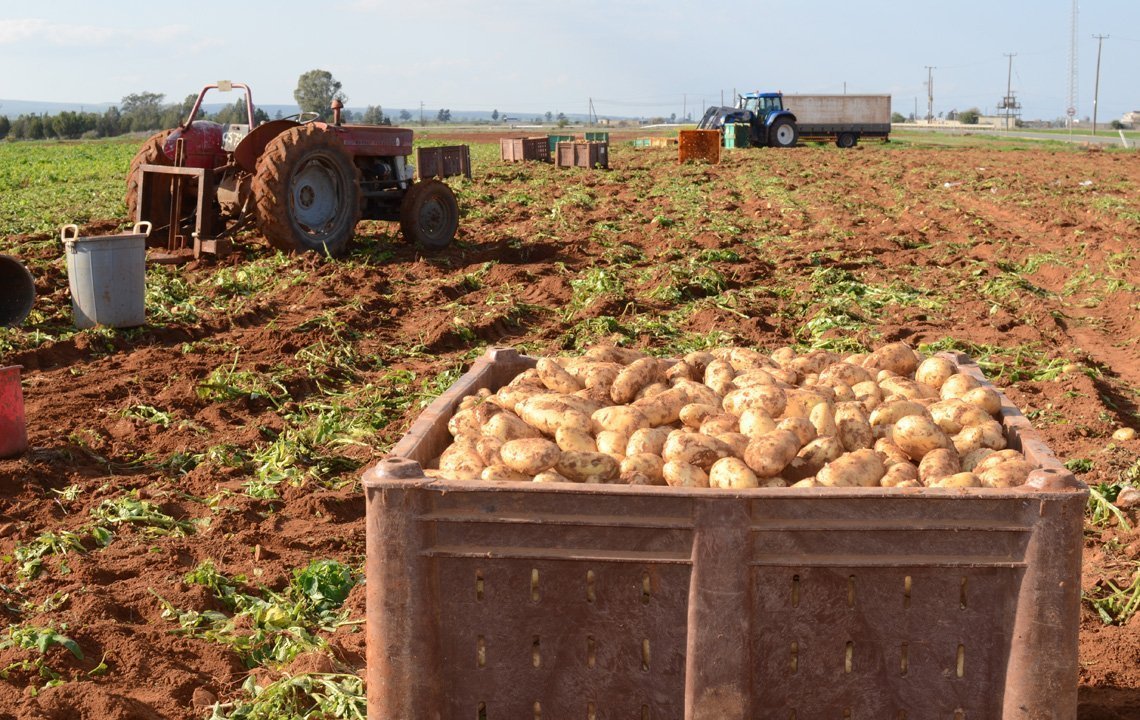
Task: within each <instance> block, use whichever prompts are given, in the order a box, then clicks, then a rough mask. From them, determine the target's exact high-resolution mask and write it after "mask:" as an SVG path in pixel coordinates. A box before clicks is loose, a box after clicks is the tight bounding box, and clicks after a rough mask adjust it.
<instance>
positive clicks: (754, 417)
mask: <svg viewBox="0 0 1140 720" xmlns="http://www.w3.org/2000/svg"><path fill="white" fill-rule="evenodd" d="M739 424H740V432H741V433H743V434H744V435H747V436H748V437H750V438H755V437H759V436H761V435H763V434H765V433H769V432H772V431H773V430H775V429H776V421H775V420H773V419H772V416H771V415H770V414H769V413H768V411H767V410H765V409H764V408H759V407H750V408H746V409H745V410H744V412H742V413H740V423H739Z"/></svg>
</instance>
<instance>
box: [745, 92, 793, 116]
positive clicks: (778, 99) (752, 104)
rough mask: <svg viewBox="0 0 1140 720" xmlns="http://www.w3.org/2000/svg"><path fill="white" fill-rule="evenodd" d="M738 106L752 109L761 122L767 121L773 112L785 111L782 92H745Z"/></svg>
mask: <svg viewBox="0 0 1140 720" xmlns="http://www.w3.org/2000/svg"><path fill="white" fill-rule="evenodd" d="M736 106H737V107H738V108H741V109H743V110H751V111H752V113H753V114H754V115H755V116H756V117H757V118H759V119H760V120H761V122H766V121H767V120H768V116H769V115H771V114H772V113H779V112H783V111H784V96H783V94H781V93H759V92H755V93H745V94H743V95H741V96H740V100H739V101H738V102H737V105H736Z"/></svg>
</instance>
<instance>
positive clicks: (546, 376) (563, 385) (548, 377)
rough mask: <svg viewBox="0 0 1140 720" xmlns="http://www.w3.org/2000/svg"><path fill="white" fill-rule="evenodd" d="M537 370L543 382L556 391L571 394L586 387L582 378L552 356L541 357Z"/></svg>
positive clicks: (536, 366)
mask: <svg viewBox="0 0 1140 720" xmlns="http://www.w3.org/2000/svg"><path fill="white" fill-rule="evenodd" d="M535 370H537V371H538V377H539V379H540V380H542V384H543V385H545V386H546V387H548V388H550V389H551V390H553V391H554V392H559V393H565V394H567V395H569V394H570V393H574V392H577V391H579V390H581V389H583V388H584V387H586V386H585V384H584V383H583V382H582V381H581V380H579V379H578V378H576V377H574V376H573V375H571V374H570V373H569V372H567V371H566V369H565V368H564V367H562V366H561V365H559V364H558V362H557V361H555V360H554V359H552V358H539V360H538V364H537V365H535Z"/></svg>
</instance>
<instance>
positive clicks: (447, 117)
mask: <svg viewBox="0 0 1140 720" xmlns="http://www.w3.org/2000/svg"><path fill="white" fill-rule="evenodd" d="M435 119H436V120H438V121H440V122H441V123H445V122H451V111H450V110H448V109H447V108H440V109H439V112H438V113H436V116H435Z"/></svg>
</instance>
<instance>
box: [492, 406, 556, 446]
mask: <svg viewBox="0 0 1140 720" xmlns="http://www.w3.org/2000/svg"><path fill="white" fill-rule="evenodd" d="M481 431H482V433H483V437H490V438H495V439H497V440H500V441H502V442H507V441H508V440H520V439H522V438H536V437H542V433H540V432H539V431H538V430H537V429H535V428H533V427H531V426H530V425H528V424H527V423H526V422H524V421H523V420H522V418H520V417H519V416H518V415H515V414H514V413H513V412H510V411H509V410H507V411H503V412H501V413H499V414H498V415H495V416H494V417H492V418H491V419H490V420H488V421H487V422H486V423H485V424H484V425H483V427H482V428H481Z"/></svg>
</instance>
